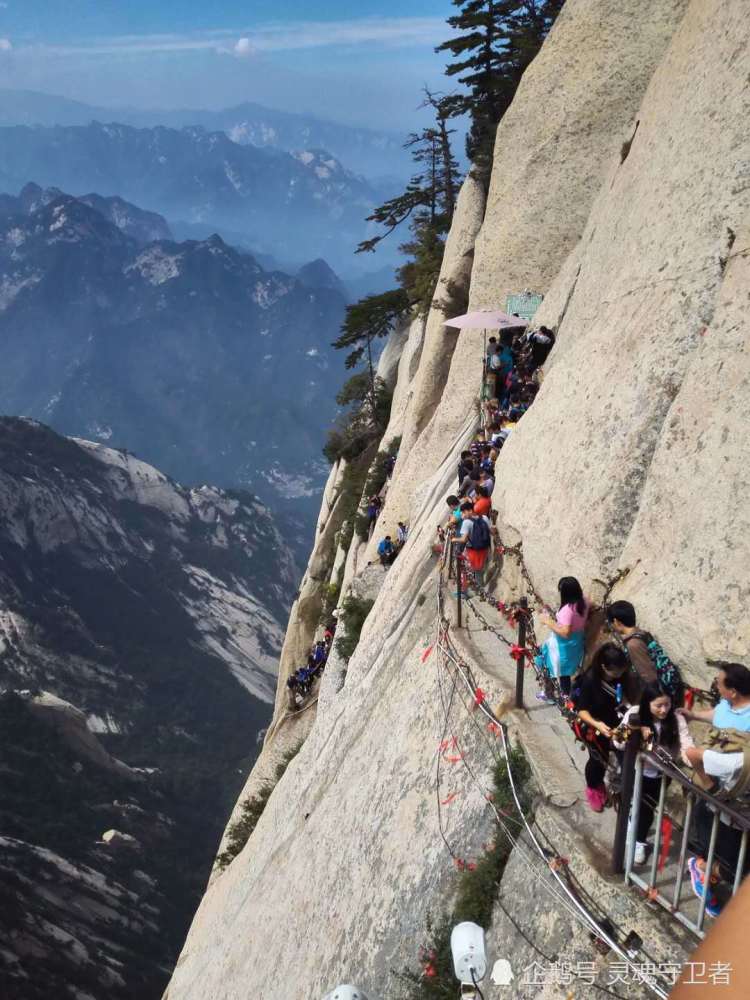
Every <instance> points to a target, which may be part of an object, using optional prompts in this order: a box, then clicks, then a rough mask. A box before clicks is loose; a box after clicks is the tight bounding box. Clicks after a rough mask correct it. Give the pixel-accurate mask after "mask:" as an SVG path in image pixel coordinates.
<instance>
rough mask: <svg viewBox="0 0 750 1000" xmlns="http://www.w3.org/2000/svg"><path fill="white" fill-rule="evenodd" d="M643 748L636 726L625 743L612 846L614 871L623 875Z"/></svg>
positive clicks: (639, 732) (639, 731) (638, 728)
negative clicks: (632, 806)
mask: <svg viewBox="0 0 750 1000" xmlns="http://www.w3.org/2000/svg"><path fill="white" fill-rule="evenodd" d="M640 748H641V730H640V727H638V726H636V727H635V728H633V729H632V730H631V731H630V736H629V737H628V741H627V743H626V744H625V755H624V756H623V759H622V777H621V784H620V811H619V812H618V814H617V826H616V827H615V842H614V846H613V848H612V872H613V874H615V875H622V873H623V872H624V871H625V841H626V839H627V835H628V820H629V818H630V806H631V804H632V802H633V786H634V784H635V762H636V758H637V757H638V751H639V750H640Z"/></svg>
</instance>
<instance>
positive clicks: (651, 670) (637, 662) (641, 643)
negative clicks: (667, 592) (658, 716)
mask: <svg viewBox="0 0 750 1000" xmlns="http://www.w3.org/2000/svg"><path fill="white" fill-rule="evenodd" d="M607 621H608V622H609V623H610V625H611V626H612V629H613V630H614V631H615V632H616V633H617V635H618V636H619V637H620V639H621V640H622V642H623V645H624V646H625V649H626V650H627V654H628V658H629V660H630V663H631V665H632V667H633V671H634V674H635V675H636V677H637V684H636V685H635V687H636V690H633V691H632V692H630V693H631V700H632V701H636V700H638V699H639V698H640V694H641V690H642V689H643V686H644V685H645V684H653V683H654V681H658V682H659V684H661V686H662V687H663V688H664V690H665V691H666V692H667V694H668V695H669V696H670V698H671V699H672V702H673V704H674V705H675V707H676V708H679V707H680V705H682V703H683V701H684V700H685V685H684V683H683V680H682V676H681V674H680V670H679V667H677V666H676V665H675V664H674V663H672V661H671V660H670V658H669V657H668V656H667V654H666V653H665V652H664V650H663V649H662V647H661V646H660V645H659V643H658V642H657V640H656V639H655V638H654V637H653V636H652V635H651V633H650V632H645V631H644V630H643V629H639V628H638V627H637V625H636V616H635V608H634V607H633V605H632V604H631V603H630V601H615V602H614V604H610V605H609V607H608V608H607ZM634 679H635V678H634Z"/></svg>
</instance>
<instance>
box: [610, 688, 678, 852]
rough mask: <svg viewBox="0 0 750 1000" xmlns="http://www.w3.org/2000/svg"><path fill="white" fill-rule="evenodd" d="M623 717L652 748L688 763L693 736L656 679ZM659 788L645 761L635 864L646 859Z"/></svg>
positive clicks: (655, 773)
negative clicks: (647, 840)
mask: <svg viewBox="0 0 750 1000" xmlns="http://www.w3.org/2000/svg"><path fill="white" fill-rule="evenodd" d="M622 721H623V724H624V725H631V726H640V729H641V736H642V737H643V739H644V741H645V742H647V743H650V744H651V745H652V746H653V747H654V748H656V747H661V749H663V750H665V751H666V752H667V753H668V754H669V756H670V757H672V758H673V759H675V760H676V759H677V758H678V757H679V758H680V759H681V760H682V761H683V763H685V764H687V763H689V761H688V758H687V756H686V751H687V750H688V749H689V748H690V747H692V746H694V745H695V744H694V743H693V737H692V736H691V735H690V733H689V732H688V727H687V723H686V722H685V720H684V718H683V717H682V716H681V715H678V714H677V713H676V712H675V706H674V703H673V702H672V699H671V697H670V696H669V695H668V694H667V692H666V691H665V690H664V688H662V687H661V685H660V684H659V682H658V681H651V682H650V683H648V684H646V685H645V686H644V688H643V690H642V692H641V700H640V703H639V704H638V705H633V706H632V707H631V708H629V709H628V710H627V712H626V713H625V715H624V716H623V719H622ZM615 747H616V748H617V749H618V750H622V749H624V746H623V745H622V744H618V743H615ZM660 789H661V773H660V772H659V771H658V770H657V769H656V768H655V767H653V766H652V765H650V764H649V763H648V761H645V762H644V765H643V785H642V788H641V807H640V811H639V813H638V830H637V831H636V841H635V856H634V858H633V860H634V863H635V864H637V865H642V864H643V863H644V862H645V860H646V847H647V843H646V838H647V837H648V832H649V830H650V829H651V823H652V822H653V819H654V808H655V806H656V804H657V802H658V801H659V792H660Z"/></svg>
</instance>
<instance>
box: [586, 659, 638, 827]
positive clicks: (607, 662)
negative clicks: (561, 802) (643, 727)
mask: <svg viewBox="0 0 750 1000" xmlns="http://www.w3.org/2000/svg"><path fill="white" fill-rule="evenodd" d="M627 669H628V661H627V657H626V656H625V653H624V652H623V651H622V650H621V649H620V647H619V646H616V645H615V644H614V643H613V642H605V643H604V645H603V646H600V647H599V649H598V650H597V651H596V653H595V654H594V659H593V660H592V662H591V667H590V668H589V670H587V671H586V673H585V674H584V675H583V676H582V677H581V679H580V681H579V682H578V683H577V685H576V691H575V692H574V700H575V706H576V710H577V712H578V718H579V719H580V721H581V722H583V723H585V725H586V726H588V727H589V728H590V730H591V731H592V732H591V734H590V735H591V737H592V738H591V739H589V740H587V746H588V751H589V759H588V761H587V762H586V770H585V774H586V801H587V802H588V804H589V806H590V807H591V808H592V809H593V810H594V812H601V811H602V809H603V808H604V806H605V804H606V801H607V789H606V788H605V787H604V776H605V774H606V773H607V763H608V761H609V752H610V750H611V748H612V733H613V732H614V730H615V729H616V728H617V727H618V725H619V724H620V719H621V716H622V711H621V706H622V694H623V692H622V683H623V679H624V677H625V674H626V672H627Z"/></svg>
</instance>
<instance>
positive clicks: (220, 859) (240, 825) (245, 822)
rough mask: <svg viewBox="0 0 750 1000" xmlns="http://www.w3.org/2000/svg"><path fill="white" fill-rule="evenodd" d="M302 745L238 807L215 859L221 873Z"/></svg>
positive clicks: (245, 840)
mask: <svg viewBox="0 0 750 1000" xmlns="http://www.w3.org/2000/svg"><path fill="white" fill-rule="evenodd" d="M301 747H302V743H298V744H297V746H295V747H293V748H292V749H291V750H289V751H288V752H287V753H286V754H285V755H284V757H283V758H282V759H281V761H280V762H279V763H278V764H277V765H276V771H275V773H274V777H273V780H272V781H266V782H264V783H263V784H262V785H261V787H260V789H259V790H258V791H257V792H256V793H255V795H252V796H250V798H247V799H245V801H244V802H243V803H242V805H241V806H240V815H239V817H238V818H237V819H236V820H235V821H234V822H233V823H232V824H231V826H230V827H229V829H228V830H227V845H226V847H225V849H224V850H223V851H222V852H221V853H220V854H219V855H217V857H216V867H217V868H218V869H219V871H223V870H224V869H225V868H226V867H227V865H229V864H230V863H231V862H232V861H234V859H235V858H236V857H237V855H238V854H239V853H240V851H241V850H242V848H243V847H244V846H245V844H246V843H247V842H248V840H249V839H250V835H251V834H252V832H253V830H254V829H255V827H256V826H257V825H258V820H259V819H260V817H261V816H262V815H263V810H264V809H265V808H266V803H267V802H268V800H269V799H270V797H271V792H272V791H273V790H274V788H275V787H276V785H277V784H278V783H279V781H280V780H281V778H282V776H283V774H284V772H285V771H286V769H287V768H288V767H289V765H290V764H291V762H292V761H293V760H294V758H295V757H296V756H297V754H298V753H299V751H300V749H301Z"/></svg>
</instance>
